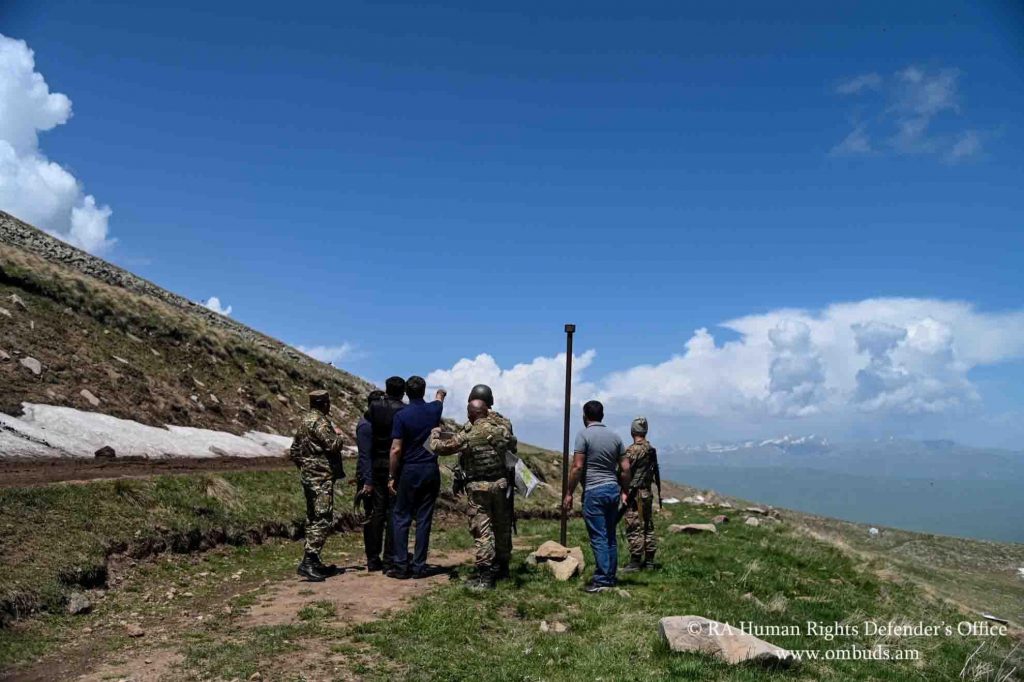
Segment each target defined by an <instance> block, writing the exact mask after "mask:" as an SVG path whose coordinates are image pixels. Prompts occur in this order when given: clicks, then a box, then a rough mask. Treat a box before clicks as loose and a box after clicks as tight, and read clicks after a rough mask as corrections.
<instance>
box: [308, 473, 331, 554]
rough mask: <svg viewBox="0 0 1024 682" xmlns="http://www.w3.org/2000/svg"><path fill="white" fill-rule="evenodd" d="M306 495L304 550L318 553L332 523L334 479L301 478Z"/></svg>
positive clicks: (322, 546)
mask: <svg viewBox="0 0 1024 682" xmlns="http://www.w3.org/2000/svg"><path fill="white" fill-rule="evenodd" d="M302 492H303V493H304V494H305V496H306V551H307V552H310V553H312V554H317V555H319V554H320V550H322V549H323V548H324V543H325V542H326V541H327V536H328V535H329V534H330V532H331V526H332V525H333V524H334V481H333V480H331V479H326V480H325V479H307V478H305V477H303V479H302Z"/></svg>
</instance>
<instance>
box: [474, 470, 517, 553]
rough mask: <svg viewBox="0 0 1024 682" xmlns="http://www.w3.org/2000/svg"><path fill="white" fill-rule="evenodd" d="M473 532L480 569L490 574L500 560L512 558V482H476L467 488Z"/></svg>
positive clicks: (503, 480)
mask: <svg viewBox="0 0 1024 682" xmlns="http://www.w3.org/2000/svg"><path fill="white" fill-rule="evenodd" d="M466 498H467V508H468V509H467V511H468V513H469V532H470V533H471V534H472V535H473V547H474V549H475V550H476V557H475V563H476V567H477V570H480V571H487V570H490V569H491V568H492V567H494V565H495V562H496V561H508V560H509V557H511V556H512V518H511V505H509V503H508V481H506V480H505V479H501V480H498V481H493V482H485V481H476V482H474V483H468V484H467V485H466Z"/></svg>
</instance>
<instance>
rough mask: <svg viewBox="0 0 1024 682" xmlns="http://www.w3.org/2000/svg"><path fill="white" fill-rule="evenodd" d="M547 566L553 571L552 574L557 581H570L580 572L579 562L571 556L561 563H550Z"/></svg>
mask: <svg viewBox="0 0 1024 682" xmlns="http://www.w3.org/2000/svg"><path fill="white" fill-rule="evenodd" d="M546 565H547V567H548V569H549V570H550V571H551V574H552V575H553V576H555V580H561V581H565V580H568V579H569V578H571V577H573V576H574V575H576V574H577V573H578V572H579V570H580V564H579V562H578V561H576V560H575V559H573V558H572V557H571V556H567V557H566V558H564V559H562V560H561V561H548V562H547V563H546Z"/></svg>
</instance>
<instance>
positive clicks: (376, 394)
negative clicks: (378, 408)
mask: <svg viewBox="0 0 1024 682" xmlns="http://www.w3.org/2000/svg"><path fill="white" fill-rule="evenodd" d="M383 397H384V391H382V390H380V389H374V390H372V391H370V395H368V396H366V404H367V405H373V403H374V402H376V401H378V400H380V399H381V398H383Z"/></svg>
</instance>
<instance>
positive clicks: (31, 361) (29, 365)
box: [20, 357, 43, 376]
mask: <svg viewBox="0 0 1024 682" xmlns="http://www.w3.org/2000/svg"><path fill="white" fill-rule="evenodd" d="M20 362H21V366H22V367H24V368H25V369H27V370H28V371H30V372H32V373H33V374H35V375H36V376H39V374H40V373H41V372H42V371H43V363H41V362H39V361H38V360H36V359H35V358H33V357H24V358H22V359H21V361H20Z"/></svg>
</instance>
